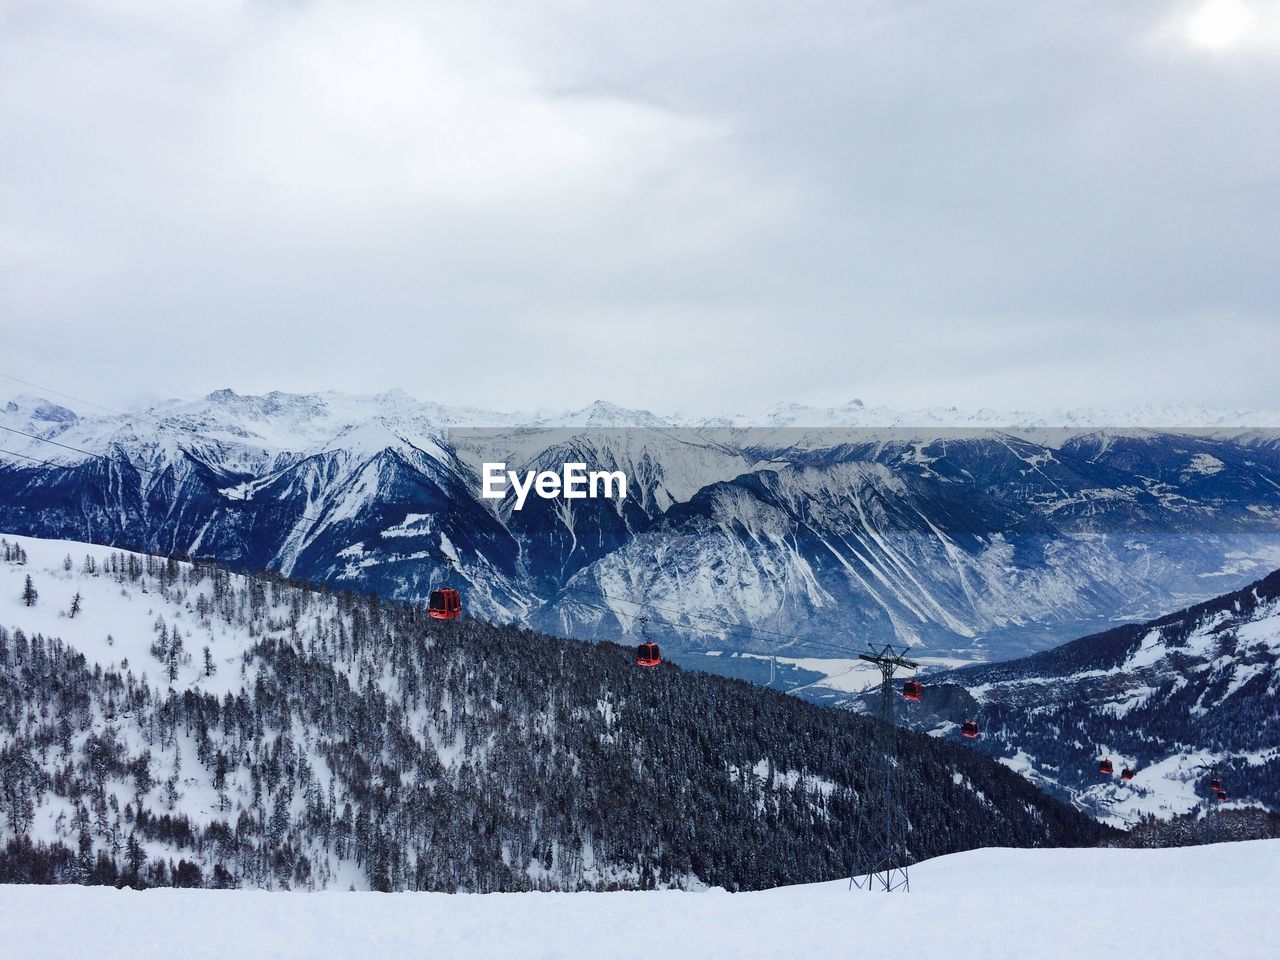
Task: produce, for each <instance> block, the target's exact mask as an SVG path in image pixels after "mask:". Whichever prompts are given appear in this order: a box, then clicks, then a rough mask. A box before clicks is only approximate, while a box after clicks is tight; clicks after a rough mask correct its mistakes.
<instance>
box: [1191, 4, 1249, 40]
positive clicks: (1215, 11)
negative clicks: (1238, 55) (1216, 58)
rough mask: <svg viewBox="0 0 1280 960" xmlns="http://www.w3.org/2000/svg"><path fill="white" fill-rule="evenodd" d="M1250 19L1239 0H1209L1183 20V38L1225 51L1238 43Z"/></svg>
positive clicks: (1245, 31)
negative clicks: (1184, 29) (1184, 24)
mask: <svg viewBox="0 0 1280 960" xmlns="http://www.w3.org/2000/svg"><path fill="white" fill-rule="evenodd" d="M1253 20H1254V16H1253V11H1252V10H1250V9H1249V7H1248V6H1246V5H1245V4H1244V3H1243V2H1241V0H1209V2H1208V3H1205V4H1204V5H1202V6H1201V7H1200V8H1199V9H1198V10H1196V12H1195V13H1193V14H1192V15H1191V18H1190V19H1189V20H1188V21H1187V39H1188V40H1190V41H1191V43H1192V44H1194V45H1195V46H1197V47H1203V48H1205V49H1207V50H1226V49H1228V48H1229V47H1232V46H1235V45H1236V44H1237V43H1239V42H1240V40H1241V39H1242V38H1243V37H1244V36H1245V35H1246V33H1247V32H1248V30H1249V28H1250V26H1251V25H1252V23H1253Z"/></svg>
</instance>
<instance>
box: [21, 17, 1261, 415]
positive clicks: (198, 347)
mask: <svg viewBox="0 0 1280 960" xmlns="http://www.w3.org/2000/svg"><path fill="white" fill-rule="evenodd" d="M1239 2H1240V3H1244V4H1247V6H1248V9H1249V11H1250V16H1251V17H1253V18H1254V19H1253V20H1251V21H1250V22H1251V26H1250V28H1249V30H1248V31H1246V34H1247V35H1245V36H1241V37H1240V38H1238V39H1237V40H1236V41H1235V44H1236V46H1235V47H1231V48H1230V49H1236V48H1237V47H1238V49H1240V50H1241V51H1245V50H1252V49H1254V48H1253V47H1250V46H1249V45H1250V44H1256V43H1260V42H1261V41H1260V40H1258V39H1257V38H1258V37H1262V36H1265V35H1266V32H1265V29H1264V28H1265V23H1267V22H1270V21H1268V20H1267V19H1266V17H1268V16H1270V14H1269V13H1267V11H1268V10H1270V9H1271V6H1268V5H1265V4H1262V3H1261V0H1239ZM1202 6H1203V4H1201V3H1179V2H1168V0H1151V2H1135V3H1133V4H1123V5H1116V4H1111V3H1104V2H1097V3H1094V4H1091V5H1086V7H1087V8H1080V9H1074V8H1073V10H1071V11H1067V10H1065V8H1062V9H1060V8H1045V7H1043V6H1041V5H1031V4H1024V5H1014V6H1012V7H1011V6H1009V5H1007V4H1000V3H997V2H994V0H992V2H990V3H986V2H979V3H977V4H965V5H955V4H946V3H919V4H902V3H900V2H890V0H867V2H863V3H858V4H848V3H843V2H827V0H815V2H813V3H806V4H803V5H795V6H787V5H775V4H746V5H743V4H739V3H732V4H730V3H727V2H721V0H702V2H694V3H687V2H686V3H674V2H667V0H651V2H648V3H639V2H630V0H618V2H617V3H611V4H589V3H582V2H578V0H545V2H540V3H530V4H510V3H498V2H492V0H472V2H447V3H442V2H435V3H418V2H408V0H404V2H396V0H367V2H362V3H358V4H350V3H336V2H327V0H319V2H305V0H297V2H283V0H278V2H243V3H232V2H216V0H203V2H199V3H183V4H172V3H164V2H160V0H154V2H150V0H148V2H144V0H93V2H81V3H67V4H47V3H43V2H39V0H25V2H24V0H19V2H17V3H10V4H9V5H7V6H5V7H3V8H0V143H3V144H4V148H3V149H0V321H2V322H3V324H4V326H5V327H6V329H10V328H12V329H14V330H15V331H16V332H14V333H13V335H12V336H10V337H8V338H7V340H6V343H5V347H6V350H5V353H6V355H7V357H8V360H7V361H6V362H7V363H8V364H9V365H11V366H14V365H16V366H19V367H21V369H18V370H13V371H8V372H14V373H16V374H18V375H23V374H24V373H25V374H26V375H27V376H26V378H27V379H32V380H37V381H39V382H48V383H50V384H51V385H53V386H55V387H56V386H59V385H61V386H62V387H63V388H64V389H65V388H66V386H67V384H68V381H70V382H71V383H73V384H75V385H76V386H77V387H80V388H81V389H84V390H87V391H89V392H90V393H93V391H95V390H97V391H102V392H103V393H102V396H101V399H103V400H104V402H114V399H112V398H109V397H107V396H106V394H107V393H108V392H111V391H120V390H125V389H130V388H131V389H135V390H137V389H143V388H146V389H154V390H157V391H159V392H162V393H174V394H176V393H190V392H194V391H197V390H207V389H213V388H216V387H219V386H223V385H230V386H233V387H236V388H237V389H245V390H265V389H272V388H277V387H278V388H281V389H312V388H323V387H329V386H332V387H337V388H341V389H348V390H361V391H369V390H380V389H384V388H386V387H388V386H393V385H399V386H403V387H405V388H407V389H410V390H411V391H412V392H414V393H415V394H418V395H420V396H431V397H436V398H439V399H441V400H446V401H450V400H454V401H459V402H481V401H482V400H490V401H492V402H495V403H497V404H499V405H503V406H508V407H516V406H523V407H531V406H539V405H543V404H549V405H562V404H569V403H578V402H583V401H586V400H590V399H593V398H595V397H597V396H607V397H610V398H614V399H617V400H619V401H620V402H627V403H634V404H644V405H649V406H654V407H668V408H669V407H683V408H686V409H690V408H698V407H701V408H704V409H709V410H718V409H721V408H725V407H732V408H739V409H744V408H751V407H754V406H761V405H763V403H762V402H763V401H771V400H773V399H778V398H782V397H786V396H791V397H796V398H797V399H802V400H810V401H815V402H823V401H834V400H839V401H843V400H846V399H848V398H849V397H850V396H853V395H856V394H858V393H867V394H869V397H868V398H869V399H871V400H877V399H883V400H885V401H886V402H892V403H898V404H899V405H903V406H912V405H914V401H915V400H916V399H917V398H919V397H922V396H923V395H925V394H927V395H928V398H929V399H931V400H944V401H947V402H954V403H958V404H970V405H973V404H976V403H990V404H992V405H999V406H1018V407H1026V406H1029V405H1035V404H1036V403H1037V402H1040V401H1042V400H1043V401H1044V402H1045V403H1052V404H1054V405H1060V404H1063V403H1068V404H1069V403H1071V402H1073V397H1075V398H1076V399H1075V401H1074V402H1084V401H1083V400H1082V399H1080V398H1079V396H1078V391H1079V390H1080V389H1081V387H1080V384H1081V382H1082V380H1083V381H1087V380H1088V379H1089V377H1090V374H1089V370H1091V369H1101V367H1104V366H1105V367H1106V368H1107V370H1108V374H1107V376H1105V377H1101V376H1099V382H1098V383H1097V384H1091V388H1092V389H1091V393H1090V396H1089V397H1087V398H1084V399H1087V400H1088V401H1089V402H1091V403H1093V402H1098V403H1104V402H1105V397H1098V396H1095V395H1094V392H1096V390H1099V389H1100V390H1104V391H1105V390H1110V391H1117V390H1119V389H1121V388H1120V387H1119V386H1117V385H1116V383H1114V382H1113V381H1114V380H1115V379H1116V376H1117V375H1119V372H1121V371H1123V370H1124V369H1126V367H1128V368H1133V367H1134V366H1135V365H1136V364H1137V363H1138V362H1139V361H1140V362H1141V363H1142V364H1146V363H1148V362H1153V358H1159V361H1160V362H1159V363H1158V364H1157V366H1159V365H1163V366H1165V367H1168V368H1170V369H1177V370H1179V371H1185V370H1187V369H1194V367H1195V364H1196V363H1197V362H1199V361H1200V360H1201V359H1202V356H1203V353H1202V351H1199V350H1197V349H1196V348H1195V346H1194V337H1192V336H1190V335H1189V334H1188V333H1187V332H1188V331H1190V330H1194V329H1195V328H1196V326H1197V325H1198V324H1201V323H1204V322H1206V321H1204V319H1203V318H1206V317H1213V318H1214V320H1213V323H1214V324H1215V325H1216V329H1217V331H1218V333H1217V334H1216V340H1215V343H1217V344H1224V345H1229V344H1231V343H1233V342H1234V341H1235V339H1237V338H1243V337H1248V338H1250V342H1251V343H1252V345H1253V347H1254V349H1251V350H1249V352H1248V354H1247V355H1246V356H1243V357H1240V358H1239V359H1238V360H1237V361H1236V363H1235V369H1233V371H1232V376H1231V378H1230V382H1229V383H1225V384H1222V383H1218V384H1211V383H1208V382H1206V381H1204V380H1203V379H1201V378H1196V377H1192V376H1185V375H1183V376H1179V377H1177V378H1170V379H1168V380H1166V381H1160V382H1156V383H1155V384H1154V385H1148V388H1149V389H1158V390H1161V391H1164V392H1166V393H1168V394H1169V396H1168V399H1179V400H1181V399H1191V400H1204V401H1212V400H1214V399H1215V396H1213V394H1217V393H1220V392H1222V391H1229V392H1231V393H1232V395H1231V396H1230V397H1225V396H1224V397H1223V399H1224V401H1227V400H1229V401H1230V402H1242V403H1249V402H1256V403H1259V405H1265V404H1264V403H1263V402H1262V400H1263V398H1264V397H1265V396H1266V395H1268V393H1269V391H1270V390H1271V389H1272V375H1271V373H1270V372H1269V370H1267V369H1266V365H1265V364H1264V362H1263V359H1264V358H1265V357H1266V356H1268V353H1269V351H1270V350H1271V349H1272V348H1274V347H1275V346H1280V343H1277V342H1276V340H1277V337H1280V334H1276V333H1275V332H1274V331H1275V330H1277V329H1280V324H1277V323H1275V320H1276V319H1277V318H1276V313H1277V311H1278V310H1280V279H1278V276H1280V271H1275V270H1274V263H1273V255H1272V254H1271V253H1270V251H1271V250H1273V249H1274V247H1275V227H1274V225H1275V223H1276V222H1277V219H1276V214H1277V212H1278V211H1277V204H1278V203H1280V169H1278V167H1277V157H1280V143H1277V133H1276V130H1275V124H1274V122H1273V113H1274V103H1275V102H1276V97H1277V93H1280V82H1278V81H1280V76H1278V75H1277V72H1276V64H1275V61H1274V58H1269V57H1261V56H1253V55H1250V56H1240V57H1229V56H1227V55H1226V53H1227V52H1228V51H1223V52H1221V53H1219V54H1214V55H1213V56H1211V57H1210V56H1206V55H1205V54H1206V53H1207V51H1205V50H1201V49H1199V48H1194V47H1193V46H1192V45H1191V44H1190V43H1189V41H1188V34H1187V30H1188V23H1189V22H1190V18H1191V17H1193V16H1194V15H1195V14H1196V11H1197V10H1199V9H1201V7H1202ZM1153 31H1155V33H1156V34H1157V35H1158V36H1157V40H1158V41H1159V42H1158V43H1156V44H1155V46H1154V50H1155V53H1156V55H1151V54H1152V46H1151V44H1149V43H1147V44H1146V46H1145V47H1144V41H1148V40H1150V38H1151V36H1152V34H1153ZM1171 50H1176V55H1171V52H1170V51H1171ZM1168 329H1176V330H1178V331H1179V333H1178V335H1177V336H1176V337H1170V336H1166V335H1165V334H1164V331H1165V330H1168ZM1100 344H1105V345H1107V348H1108V349H1110V350H1112V351H1115V352H1117V353H1118V356H1117V357H1116V358H1111V359H1107V358H1102V359H1100V358H1099V357H1098V353H1097V351H1098V350H1099V349H1100V348H1099V345H1100ZM1224 349H1225V347H1224ZM1138 353H1140V354H1141V356H1140V357H1138V356H1137V355H1136V354H1138ZM193 358H198V361H199V362H198V363H193ZM1104 360H1105V362H1103V361H1104ZM1126 361H1128V362H1127V363H1126ZM2 367H3V364H0V368H2ZM1019 371H1022V372H1021V373H1020V372H1019ZM1026 371H1035V373H1034V374H1027V373H1026ZM1024 374H1025V375H1024ZM660 378H665V381H664V382H663V383H662V384H660V383H659V379H660ZM122 385H123V386H122ZM130 385H132V386H131V387H130ZM1125 389H1129V390H1130V391H1131V390H1132V387H1131V386H1130V387H1126V388H1125ZM70 392H77V391H76V390H71V391H70ZM655 392H657V394H658V396H657V398H656V399H655ZM1153 399H1159V398H1153Z"/></svg>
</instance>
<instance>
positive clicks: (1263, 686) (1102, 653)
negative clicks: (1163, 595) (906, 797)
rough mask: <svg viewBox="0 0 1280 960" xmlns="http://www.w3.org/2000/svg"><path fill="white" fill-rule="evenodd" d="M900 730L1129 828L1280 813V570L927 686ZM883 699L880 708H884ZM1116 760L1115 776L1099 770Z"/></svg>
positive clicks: (906, 706)
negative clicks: (1241, 806)
mask: <svg viewBox="0 0 1280 960" xmlns="http://www.w3.org/2000/svg"><path fill="white" fill-rule="evenodd" d="M925 683H926V687H925V697H924V700H923V702H921V703H903V704H902V705H901V706H900V707H899V710H898V716H899V718H900V719H901V720H902V721H903V722H905V723H906V724H908V725H910V726H912V727H915V728H917V729H924V730H931V731H933V732H935V733H937V734H939V735H952V736H953V735H954V731H955V728H956V725H957V724H958V723H959V722H960V721H961V720H963V719H969V718H977V719H978V720H979V721H980V722H981V724H982V726H983V729H984V734H983V738H982V739H981V740H980V741H978V742H977V743H976V746H977V748H978V749H981V750H983V751H984V752H986V753H988V754H990V755H992V756H995V757H998V758H1000V759H1001V760H1002V762H1004V763H1006V764H1008V765H1009V766H1010V767H1011V768H1012V769H1015V770H1018V771H1019V772H1021V773H1023V774H1024V775H1025V776H1027V777H1028V778H1029V779H1030V780H1032V782H1035V783H1038V784H1040V785H1042V786H1045V787H1048V788H1050V789H1057V790H1061V791H1063V792H1064V794H1065V795H1068V796H1070V797H1071V798H1072V799H1073V800H1074V801H1075V802H1077V803H1078V804H1080V805H1081V806H1083V807H1085V808H1086V809H1090V810H1094V811H1096V812H1097V813H1098V814H1099V815H1101V816H1103V817H1109V818H1111V819H1112V820H1113V821H1114V822H1116V823H1122V822H1123V821H1124V820H1133V819H1135V818H1137V817H1140V816H1143V815H1146V814H1154V815H1157V816H1160V817H1162V818H1167V817H1169V816H1171V815H1174V814H1179V813H1184V812H1187V811H1190V810H1194V809H1196V808H1197V807H1200V806H1202V805H1204V804H1207V803H1214V802H1215V801H1214V799H1213V798H1214V793H1213V791H1212V790H1210V789H1209V781H1210V779H1211V778H1212V777H1213V776H1215V775H1216V776H1217V777H1218V778H1219V779H1221V780H1222V781H1223V782H1224V786H1225V787H1226V789H1227V792H1228V794H1229V796H1230V798H1231V799H1230V801H1229V803H1228V806H1231V805H1235V804H1238V803H1241V802H1244V803H1259V802H1261V803H1263V804H1265V805H1267V806H1268V807H1270V808H1271V809H1277V808H1280V572H1276V573H1273V574H1271V575H1270V576H1268V577H1265V578H1264V579H1262V580H1260V581H1258V582H1257V583H1254V584H1252V585H1250V586H1248V587H1246V588H1245V589H1243V590H1239V591H1235V592H1232V593H1229V594H1225V595H1223V596H1221V597H1217V598H1215V599H1214V600H1211V601H1208V602H1206V603H1202V604H1198V605H1196V606H1193V607H1190V608H1188V609H1186V610H1181V611H1178V612H1176V613H1173V614H1170V615H1168V616H1165V617H1161V618H1160V619H1158V620H1154V621H1152V622H1150V623H1145V624H1134V625H1130V626H1126V627H1121V628H1118V629H1115V630H1111V631H1108V632H1105V633H1101V634H1097V635H1095V636H1090V637H1085V638H1083V639H1081V640H1077V641H1074V642H1072V643H1068V644H1065V645H1063V646H1061V647H1058V648H1056V649H1053V650H1050V651H1047V652H1045V653H1041V654H1038V655H1035V656H1032V657H1027V658H1025V659H1021V660H1014V661H1010V662H1006V663H996V664H990V665H986V666H977V667H965V668H963V669H959V670H954V671H950V672H944V673H940V674H935V675H933V676H927V677H926V678H925ZM875 699H876V698H874V697H871V698H869V702H870V705H871V706H873V707H874V702H875ZM1103 758H1110V759H1111V761H1112V765H1113V767H1114V771H1115V774H1119V773H1120V772H1121V770H1122V769H1123V768H1124V767H1130V768H1132V769H1133V770H1134V772H1135V773H1134V777H1133V779H1132V780H1130V781H1128V782H1125V781H1123V780H1121V779H1120V778H1119V776H1116V775H1112V776H1104V775H1101V774H1100V773H1099V771H1098V762H1099V761H1100V760H1101V759H1103Z"/></svg>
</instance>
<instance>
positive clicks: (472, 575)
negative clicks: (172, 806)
mask: <svg viewBox="0 0 1280 960" xmlns="http://www.w3.org/2000/svg"><path fill="white" fill-rule="evenodd" d="M0 376H3V377H5V378H6V379H9V380H15V381H17V382H19V383H25V384H27V385H28V386H35V387H37V389H41V390H44V389H47V388H45V387H40V386H38V385H37V384H31V383H29V382H28V381H25V380H18V378H16V377H10V376H8V375H7V374H0ZM49 392H52V393H57V392H58V391H53V390H50V391H49ZM59 395H60V396H66V397H68V398H69V399H73V400H77V401H78V402H80V403H90V401H87V400H82V399H80V398H76V397H70V395H69V394H59ZM93 405H94V406H100V405H98V404H93ZM101 409H104V410H105V409H107V408H105V407H102V408H101ZM122 416H123V414H122ZM183 429H185V428H183ZM0 430H6V431H8V432H9V433H13V434H17V435H18V436H21V437H26V438H27V439H30V440H35V441H37V442H39V443H48V444H52V445H53V446H56V447H60V448H62V449H64V450H69V451H72V452H74V453H79V454H82V455H83V456H86V457H92V458H95V459H98V460H102V461H104V462H106V463H115V464H117V465H122V466H126V467H129V468H130V469H132V470H135V471H137V472H139V473H146V474H149V475H151V476H153V477H156V478H157V479H165V473H166V472H167V471H160V470H155V469H152V468H150V467H145V466H142V465H140V464H136V463H133V462H132V461H131V460H128V459H125V458H122V457H121V458H118V457H112V456H110V455H108V454H104V453H96V452H94V451H92V450H85V449H84V448H82V447H77V446H74V445H72V444H67V443H62V442H60V441H58V440H54V439H52V438H50V437H41V436H39V435H37V434H33V433H27V432H26V431H23V430H17V429H15V428H13V427H8V426H5V425H4V424H0ZM189 432H192V433H193V435H194V436H197V437H198V436H199V435H198V434H195V433H194V431H189ZM0 454H7V455H9V456H15V457H21V458H23V459H25V460H30V461H32V462H34V463H37V464H40V465H43V466H50V467H56V468H59V469H63V470H71V469H74V467H75V466H77V465H76V464H66V463H58V462H56V461H53V460H41V459H39V458H38V457H32V456H29V455H28V454H24V453H18V452H16V451H11V450H0ZM167 479H168V480H169V482H170V483H172V484H173V485H174V487H182V486H192V485H193V484H194V481H193V480H191V479H182V478H177V477H168V478H167ZM194 489H195V490H196V491H197V492H198V493H199V495H200V496H202V497H204V498H207V500H208V502H210V503H214V504H216V505H217V506H219V507H226V506H228V505H229V504H233V503H244V504H252V505H254V506H255V507H257V508H259V509H265V510H266V511H268V512H271V511H280V510H284V509H285V504H283V503H280V502H279V501H273V500H253V499H250V498H248V497H246V496H244V495H243V493H242V495H241V496H240V497H238V498H237V497H231V496H229V495H226V494H220V495H218V496H215V495H214V493H213V491H210V490H209V489H208V488H207V487H205V486H200V485H195V486H194ZM292 518H293V520H294V522H295V523H296V522H297V521H301V520H306V521H309V522H311V523H324V522H326V521H325V520H324V519H323V518H322V517H315V516H311V515H309V514H306V513H299V514H293V515H292ZM440 555H441V557H442V558H443V559H444V560H445V562H446V565H448V564H450V563H451V562H452V561H451V559H450V558H449V556H448V555H447V554H445V553H444V552H443V551H440ZM458 572H459V574H460V575H462V576H463V577H465V578H466V579H471V580H488V581H489V582H491V583H495V582H499V581H497V580H496V578H494V577H491V576H486V575H484V574H481V573H478V572H475V571H467V570H465V568H459V570H458ZM504 585H505V583H504ZM559 592H560V593H562V594H563V593H573V594H579V595H582V596H590V597H596V598H599V599H601V600H604V601H607V602H609V603H629V604H632V605H634V606H636V607H638V608H639V609H640V610H644V609H647V610H652V611H655V612H658V613H665V614H669V615H671V616H676V617H684V618H685V619H687V620H697V621H701V622H703V623H714V624H717V625H719V626H722V627H728V628H729V629H728V630H727V631H725V633H727V634H728V635H736V636H738V637H741V638H743V639H759V638H761V637H772V638H775V643H776V641H778V640H780V641H785V644H784V645H785V646H790V645H792V644H795V645H797V646H799V647H801V648H803V647H819V648H822V649H825V650H830V651H833V652H837V653H842V654H846V655H856V651H854V650H850V649H849V648H847V647H843V646H839V645H836V644H831V643H825V642H823V641H821V640H814V639H810V638H806V637H800V636H797V635H795V634H791V633H784V632H783V631H780V630H772V629H770V628H768V627H758V626H753V625H751V624H747V623H741V622H738V621H733V620H729V619H727V618H724V617H719V616H716V615H714V614H699V613H690V612H689V611H687V610H683V609H679V608H674V607H668V606H663V605H661V604H656V603H653V602H652V601H648V600H634V599H632V598H630V597H618V596H613V595H611V594H608V593H605V592H604V591H603V590H591V589H587V588H583V587H572V586H563V587H560V588H559ZM571 602H574V603H578V604H580V605H582V606H586V607H591V608H593V609H597V610H602V611H604V612H606V613H610V614H612V615H613V616H614V617H615V618H616V617H617V616H618V611H616V610H615V609H613V608H611V607H605V606H601V605H599V604H591V603H587V602H585V601H583V600H578V599H573V600H572V601H571ZM638 613H639V610H638V611H637V614H638ZM664 619H665V618H664ZM668 622H670V621H668ZM672 626H678V624H674V623H673V624H672ZM695 629H696V628H695ZM707 632H712V631H707ZM771 655H772V656H777V654H776V653H775V654H771Z"/></svg>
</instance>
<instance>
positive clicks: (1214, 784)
mask: <svg viewBox="0 0 1280 960" xmlns="http://www.w3.org/2000/svg"><path fill="white" fill-rule="evenodd" d="M1209 789H1210V790H1217V791H1218V792H1219V793H1221V792H1222V781H1221V780H1219V779H1218V778H1217V777H1214V778H1213V779H1212V780H1210V781H1209Z"/></svg>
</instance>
